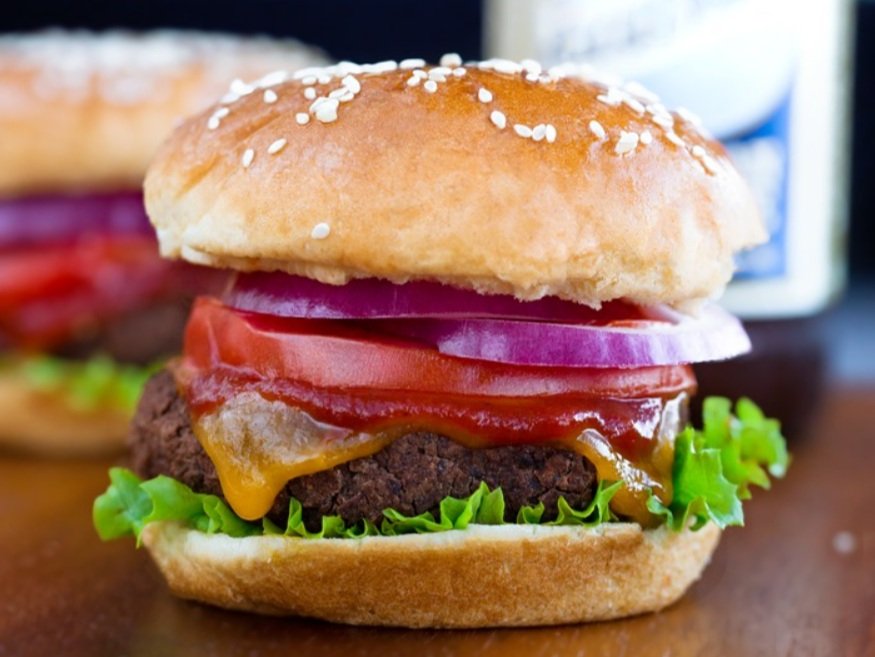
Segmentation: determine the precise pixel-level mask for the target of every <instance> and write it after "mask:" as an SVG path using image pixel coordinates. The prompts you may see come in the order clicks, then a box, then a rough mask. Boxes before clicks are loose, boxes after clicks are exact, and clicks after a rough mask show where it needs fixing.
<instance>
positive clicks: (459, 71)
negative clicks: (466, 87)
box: [453, 66, 468, 78]
mask: <svg viewBox="0 0 875 657" xmlns="http://www.w3.org/2000/svg"><path fill="white" fill-rule="evenodd" d="M467 73H468V71H467V69H465V68H463V67H462V66H459V67H457V68H454V69H453V76H454V77H457V78H463V77H465V75H466V74H467Z"/></svg>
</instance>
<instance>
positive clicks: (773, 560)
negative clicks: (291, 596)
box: [0, 389, 875, 657]
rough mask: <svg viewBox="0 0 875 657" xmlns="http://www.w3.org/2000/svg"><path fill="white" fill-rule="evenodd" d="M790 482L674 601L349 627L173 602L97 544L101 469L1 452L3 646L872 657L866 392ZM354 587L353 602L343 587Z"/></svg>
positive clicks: (135, 557)
mask: <svg viewBox="0 0 875 657" xmlns="http://www.w3.org/2000/svg"><path fill="white" fill-rule="evenodd" d="M793 452H794V454H795V463H794V464H793V467H792V469H791V471H790V474H789V476H788V478H787V479H786V480H785V481H783V482H779V483H778V484H777V485H776V487H775V489H774V490H773V491H772V492H770V493H768V494H760V495H758V496H756V498H755V499H754V500H753V502H752V503H750V504H749V506H748V526H747V527H746V528H744V529H733V530H730V531H728V532H727V533H726V535H725V536H724V539H723V542H722V544H721V546H720V548H719V550H718V552H717V555H716V557H715V559H714V561H713V563H712V564H711V566H710V568H709V569H708V570H707V571H706V573H705V575H704V577H703V579H702V580H701V581H700V582H699V583H698V584H697V585H696V586H695V587H694V588H693V589H692V591H691V592H690V594H689V595H687V597H686V598H685V599H684V600H682V601H681V602H680V603H679V604H677V605H675V606H674V607H672V608H670V609H668V610H666V611H664V612H662V613H659V614H651V615H647V616H642V617H638V618H633V619H629V620H624V621H618V622H611V623H600V624H594V625H589V626H573V627H559V628H545V629H531V630H503V631H467V632H450V631H428V632H410V631H402V630H378V629H369V628H350V627H340V626H332V625H328V624H323V623H317V622H311V621H305V620H297V619H276V618H259V617H256V616H250V615H246V614H238V613H231V612H226V611H221V610H218V609H212V608H208V607H205V606H201V605H198V604H193V603H188V602H182V601H179V600H176V599H174V598H172V597H171V596H170V595H169V594H168V592H167V590H166V588H165V586H164V584H163V582H162V580H161V579H160V577H159V576H158V574H157V573H156V571H155V569H154V568H153V566H152V564H151V563H150V561H149V557H148V555H147V554H146V553H145V551H137V550H135V549H134V546H133V544H132V542H131V541H117V542H114V543H108V544H102V543H100V542H99V541H98V539H97V538H96V536H95V534H94V532H93V530H92V529H91V522H90V510H91V501H92V499H93V498H94V496H95V495H97V494H98V493H99V492H100V491H101V490H102V489H103V488H104V486H105V483H106V477H105V471H106V468H107V465H108V464H109V463H108V462H101V463H85V462H79V463H75V462H74V463H63V462H45V461H38V460H28V459H23V458H10V457H6V458H3V459H0V520H2V522H0V591H2V595H0V655H3V656H4V657H5V656H6V655H14V656H16V657H17V656H19V655H45V656H48V655H51V656H53V657H54V656H61V655H63V656H71V657H72V656H80V655H81V656H88V657H100V656H103V655H129V656H131V657H136V656H146V655H148V656H152V655H155V656H162V657H177V656H182V655H198V656H204V657H206V656H208V655H248V656H269V655H284V656H287V655H307V654H317V653H318V654H323V655H343V656H344V657H352V656H358V655H380V656H381V657H384V656H386V657H388V656H392V655H407V654H416V655H417V656H418V657H429V656H431V655H435V656H438V655H440V656H445V655H477V656H478V657H488V656H492V655H495V656H501V657H505V656H512V655H521V656H522V655H526V656H529V655H539V656H547V655H581V656H586V655H610V656H611V657H624V656H629V657H647V656H649V655H658V656H660V657H662V656H666V655H673V656H686V655H702V656H709V657H712V656H719V655H732V656H734V657H746V656H750V655H763V656H769V657H773V656H784V655H793V656H806V655H818V656H820V655H841V656H847V657H860V656H864V655H875V390H855V389H844V390H834V391H833V392H832V393H831V394H830V396H829V398H828V399H827V400H826V402H825V404H824V407H823V409H822V412H821V413H820V414H819V418H818V421H817V423H816V426H815V427H813V429H812V430H811V431H810V433H809V437H808V438H807V439H806V440H803V441H798V442H796V443H795V444H794V445H793ZM350 595H355V592H354V591H350Z"/></svg>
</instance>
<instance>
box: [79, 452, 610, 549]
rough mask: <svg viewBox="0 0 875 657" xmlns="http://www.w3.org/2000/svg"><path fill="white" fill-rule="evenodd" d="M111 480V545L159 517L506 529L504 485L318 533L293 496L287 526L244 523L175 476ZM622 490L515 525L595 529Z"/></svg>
mask: <svg viewBox="0 0 875 657" xmlns="http://www.w3.org/2000/svg"><path fill="white" fill-rule="evenodd" d="M109 478H110V486H109V488H107V490H106V492H105V493H103V495H101V496H100V497H98V498H97V499H96V500H95V501H94V509H93V514H92V515H93V520H94V526H95V528H96V529H97V533H98V535H99V536H100V538H102V539H103V540H105V541H107V540H111V539H114V538H119V537H122V536H128V535H132V536H134V537H136V539H137V542H138V543H139V540H140V533H141V532H142V531H143V528H144V527H145V526H146V525H147V524H149V523H150V522H155V521H158V520H173V521H177V522H181V523H183V524H185V525H187V526H189V527H192V528H194V529H198V530H200V531H202V532H206V533H208V534H216V533H222V534H228V535H229V536H238V537H239V536H256V535H267V536H271V535H277V536H279V535H283V536H294V537H299V538H362V537H364V536H399V535H401V534H413V533H418V534H426V533H433V532H444V531H449V530H451V529H465V528H466V527H468V526H469V525H472V524H478V525H501V524H505V520H504V510H505V503H504V494H503V493H502V491H501V488H495V489H491V490H490V488H489V486H487V485H486V484H485V483H481V484H480V486H479V487H478V488H477V490H475V491H474V492H473V493H471V495H469V496H468V497H465V498H455V497H446V498H444V499H443V500H442V501H441V503H440V511H439V513H438V518H437V519H436V518H435V517H434V516H433V515H432V514H431V513H423V514H420V515H418V516H405V515H404V514H402V513H399V512H398V511H395V510H394V509H386V510H385V511H383V516H384V517H383V521H382V522H381V523H380V525H379V526H378V525H375V524H374V523H372V522H369V521H363V522H360V523H357V524H355V525H353V526H347V525H346V524H345V523H344V521H343V519H342V518H340V517H339V516H323V517H322V526H321V527H320V529H319V530H318V531H309V530H308V529H307V528H306V527H305V526H304V518H303V509H302V507H301V503H300V502H299V501H298V500H296V499H294V498H293V499H292V500H291V501H290V503H289V515H288V520H287V522H286V526H285V527H284V528H283V527H279V526H277V525H276V524H275V523H273V522H271V521H270V520H269V519H267V518H265V519H264V520H262V522H261V523H260V524H258V523H251V522H246V521H245V520H241V519H240V518H239V517H238V516H237V515H235V514H234V512H233V511H232V510H231V509H230V508H229V507H228V505H227V504H225V502H224V501H222V500H221V499H220V498H218V497H216V496H215V495H205V494H201V493H195V492H193V491H192V490H191V489H190V488H189V487H188V486H186V485H184V484H181V483H179V482H178V481H176V480H175V479H171V478H170V477H165V476H163V475H161V476H158V477H155V478H154V479H150V480H148V481H143V480H142V479H140V478H139V477H138V476H137V475H135V474H134V473H133V472H131V471H130V470H126V469H124V468H112V469H111V470H110V471H109ZM620 486H621V484H620V483H619V482H618V483H614V484H611V485H606V484H604V483H600V484H599V487H598V489H597V491H596V494H595V497H594V498H593V500H592V501H591V502H590V504H589V505H588V506H587V507H586V508H585V509H583V510H575V509H572V508H571V506H570V505H569V504H568V503H567V502H566V500H565V498H560V499H559V503H558V515H557V518H556V519H555V520H552V521H550V522H541V516H543V513H544V506H543V504H539V505H538V507H527V509H528V511H526V510H525V509H523V510H521V511H520V514H519V516H518V518H517V522H525V523H528V524H545V525H576V526H582V527H594V526H596V525H598V524H601V523H603V522H609V521H611V520H615V519H616V518H615V516H614V515H613V514H612V513H611V511H610V509H609V504H610V501H611V498H612V497H613V496H614V493H616V492H617V490H618V489H619V487H620Z"/></svg>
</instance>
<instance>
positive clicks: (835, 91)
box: [487, 0, 851, 318]
mask: <svg viewBox="0 0 875 657" xmlns="http://www.w3.org/2000/svg"><path fill="white" fill-rule="evenodd" d="M488 10H489V12H490V13H489V15H488V16H487V25H488V26H489V29H490V33H489V34H488V37H487V38H488V47H489V54H490V55H492V56H498V57H510V58H517V59H520V58H523V57H534V58H536V59H540V60H541V61H542V63H544V64H546V65H553V64H559V63H562V62H565V61H583V62H586V63H588V64H591V65H593V66H594V67H596V68H598V69H600V70H602V71H603V72H607V73H611V74H616V75H617V76H618V77H619V78H625V79H631V80H636V81H638V82H641V83H642V84H644V85H645V86H647V87H649V88H650V89H652V90H653V91H655V92H656V93H658V94H659V95H660V96H661V97H662V99H663V101H664V103H665V104H666V105H667V106H669V107H677V106H685V107H688V108H690V109H691V110H693V111H694V112H695V113H696V114H698V115H699V116H701V118H702V119H703V122H704V125H705V127H707V128H708V129H709V131H710V132H711V133H713V134H714V135H715V136H716V137H717V138H718V139H720V140H721V141H723V142H724V143H725V144H726V146H727V148H728V150H729V152H730V154H731V156H732V158H733V159H734V161H735V162H736V164H737V166H738V169H739V171H740V172H741V174H742V175H743V176H744V177H745V178H746V180H747V181H748V182H749V184H750V186H751V188H752V190H753V193H754V195H755V197H756V198H757V199H758V201H759V205H760V207H761V211H762V214H763V219H764V221H765V223H766V226H767V228H768V231H769V234H770V240H769V242H768V243H767V244H765V245H763V246H760V247H757V248H755V249H753V250H750V251H747V252H744V253H741V254H739V256H738V258H737V261H736V263H737V267H738V271H737V275H736V277H735V278H734V280H733V282H732V283H731V284H730V286H729V289H728V290H727V293H726V295H725V297H724V303H725V304H726V305H727V306H728V307H729V309H730V310H732V311H733V312H735V313H737V314H739V315H741V316H742V317H745V318H766V317H774V318H778V317H792V316H801V315H806V314H810V313H813V312H817V311H819V310H820V309H822V308H823V307H824V306H825V305H826V304H827V303H828V302H829V300H830V299H831V298H832V297H833V296H834V294H835V293H836V291H837V290H838V288H839V287H840V285H841V284H842V282H843V276H842V273H843V271H844V262H845V259H844V258H845V254H844V252H843V250H842V249H841V242H840V237H839V236H840V235H841V232H842V228H843V223H844V221H845V218H846V213H845V208H844V202H845V200H846V196H847V194H846V192H845V190H844V182H845V181H844V178H843V175H844V170H845V169H844V167H845V163H846V159H847V149H846V148H845V143H844V141H845V134H846V128H845V125H846V123H847V122H846V117H845V108H846V107H847V96H846V90H847V78H848V71H847V62H846V59H847V53H848V43H849V42H850V41H851V39H850V38H849V35H848V29H849V28H848V26H849V24H850V20H849V17H850V13H851V12H850V0H818V2H810V3H797V2H794V1H793V0H489V4H488Z"/></svg>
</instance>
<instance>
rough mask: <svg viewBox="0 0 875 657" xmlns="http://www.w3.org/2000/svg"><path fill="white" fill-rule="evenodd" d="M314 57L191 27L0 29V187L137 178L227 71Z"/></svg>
mask: <svg viewBox="0 0 875 657" xmlns="http://www.w3.org/2000/svg"><path fill="white" fill-rule="evenodd" d="M322 61H324V59H323V57H322V56H321V55H320V54H319V53H318V52H317V51H314V50H311V49H309V48H306V47H304V46H302V45H301V44H299V43H297V42H295V41H272V40H269V39H263V38H240V37H234V36H229V35H220V34H206V33H199V32H177V31H156V32H146V33H142V34H137V33H129V32H117V31H112V32H103V33H92V32H84V31H77V32H67V31H61V30H51V31H45V32H37V33H33V34H19V35H16V34H13V35H7V36H3V37H0V197H10V196H22V195H26V194H32V193H55V192H61V191H67V190H79V189H85V190H94V189H97V190H104V189H109V190H114V189H135V188H138V187H139V186H140V184H141V182H142V179H143V174H144V173H145V171H146V167H147V165H148V163H149V160H150V159H151V158H152V156H153V155H154V153H155V150H156V149H157V148H158V145H159V144H160V143H161V141H162V140H163V139H164V137H166V136H167V133H168V132H169V131H170V130H171V129H172V128H173V127H174V125H175V124H177V123H178V122H179V121H180V120H182V118H184V117H185V116H186V115H188V114H191V113H193V112H195V111H198V110H200V109H202V108H204V107H206V106H207V105H208V104H209V103H210V102H212V101H213V100H215V98H216V97H217V96H219V95H220V94H221V93H222V92H223V91H224V90H225V89H226V88H227V85H228V82H229V81H230V80H231V79H232V78H234V77H242V78H252V77H257V76H260V75H264V74H265V73H268V72H270V71H272V70H274V69H278V68H285V69H294V68H299V67H302V66H307V65H311V64H314V63H321V62H322Z"/></svg>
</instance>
